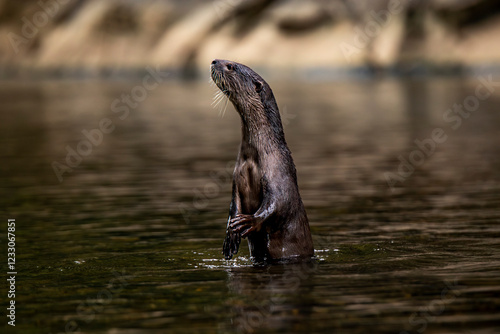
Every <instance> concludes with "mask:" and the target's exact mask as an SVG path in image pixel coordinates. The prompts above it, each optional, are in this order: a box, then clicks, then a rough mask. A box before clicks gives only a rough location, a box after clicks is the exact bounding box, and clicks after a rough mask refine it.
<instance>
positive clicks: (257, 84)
mask: <svg viewBox="0 0 500 334" xmlns="http://www.w3.org/2000/svg"><path fill="white" fill-rule="evenodd" d="M253 84H254V85H255V91H256V92H257V93H260V91H261V90H262V86H263V85H262V82H260V81H259V80H254V81H253Z"/></svg>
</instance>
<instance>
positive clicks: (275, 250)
mask: <svg viewBox="0 0 500 334" xmlns="http://www.w3.org/2000/svg"><path fill="white" fill-rule="evenodd" d="M211 77H212V80H213V81H214V82H215V84H216V85H217V87H219V89H220V90H221V91H222V92H223V93H224V94H225V95H226V96H227V98H228V99H229V100H230V101H231V103H232V104H233V105H234V107H235V108H236V110H237V111H238V113H239V115H240V117H241V125H242V126H241V128H242V140H241V146H240V151H239V154H238V158H237V160H236V166H235V169H234V174H233V196H232V201H231V205H230V209H229V218H228V224H227V229H226V238H225V240H224V245H223V253H224V256H225V257H226V259H231V258H232V256H233V255H234V254H236V253H237V252H238V248H239V244H240V241H241V238H242V237H243V238H247V239H248V245H249V248H250V254H251V256H252V258H253V259H254V260H256V261H274V260H294V259H304V258H311V257H312V256H313V255H314V248H313V242H312V238H311V233H310V229H309V223H308V219H307V215H306V211H305V209H304V205H303V204H302V199H301V198H300V195H299V189H298V186H297V176H296V170H295V165H294V163H293V160H292V156H291V153H290V150H289V149H288V146H287V144H286V141H285V136H284V133H283V126H282V124H281V118H280V115H279V110H278V106H277V104H276V100H275V98H274V95H273V92H272V90H271V88H270V87H269V85H268V84H267V83H266V82H265V81H264V79H262V77H260V76H259V75H258V74H257V73H255V72H254V71H253V70H252V69H250V68H249V67H247V66H245V65H242V64H239V63H236V62H232V61H228V60H219V59H216V60H214V61H213V62H212V65H211Z"/></svg>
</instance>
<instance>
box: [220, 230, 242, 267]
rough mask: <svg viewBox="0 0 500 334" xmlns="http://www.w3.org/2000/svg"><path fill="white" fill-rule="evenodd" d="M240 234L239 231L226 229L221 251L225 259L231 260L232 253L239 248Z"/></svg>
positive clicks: (236, 251)
mask: <svg viewBox="0 0 500 334" xmlns="http://www.w3.org/2000/svg"><path fill="white" fill-rule="evenodd" d="M240 242H241V235H240V234H239V233H234V232H233V231H230V230H229V229H227V230H226V238H225V239H224V244H223V245H222V253H223V254H224V257H225V258H226V260H231V258H232V257H233V255H234V254H236V253H238V249H239V248H240Z"/></svg>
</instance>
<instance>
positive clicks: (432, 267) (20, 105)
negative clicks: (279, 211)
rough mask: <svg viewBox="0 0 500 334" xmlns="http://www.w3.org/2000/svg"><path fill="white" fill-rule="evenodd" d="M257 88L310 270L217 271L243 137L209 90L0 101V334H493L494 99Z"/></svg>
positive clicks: (35, 90) (498, 327)
mask: <svg viewBox="0 0 500 334" xmlns="http://www.w3.org/2000/svg"><path fill="white" fill-rule="evenodd" d="M499 81H500V80H499ZM271 84H272V87H273V88H274V91H275V95H276V96H277V99H278V103H279V105H280V108H281V111H282V113H283V120H284V124H285V132H286V136H287V140H288V143H289V146H290V148H291V150H292V152H293V157H294V159H295V162H296V165H297V169H298V178H299V185H300V189H301V194H302V197H303V200H304V203H305V205H306V209H307V211H308V215H309V219H310V221H311V229H312V232H313V238H314V242H315V249H316V256H317V261H316V262H315V263H312V264H307V265H306V264H304V265H286V266H270V267H254V266H252V265H251V262H250V260H249V257H248V250H247V249H246V242H244V243H243V247H242V249H241V250H240V254H238V255H239V257H238V258H236V259H235V260H232V261H225V260H223V259H222V255H221V245H222V240H223V236H224V230H225V224H226V218H227V212H228V205H229V201H230V188H231V185H230V177H231V172H232V165H231V164H232V163H233V161H234V159H235V157H236V153H237V149H238V143H239V140H240V138H239V136H240V124H239V119H238V116H237V115H236V113H235V112H234V110H233V109H232V107H230V106H229V107H228V110H227V112H226V114H225V116H224V117H223V118H221V117H218V116H217V113H218V109H217V108H216V109H213V108H212V107H211V106H210V104H211V102H212V96H213V93H214V92H215V89H214V88H213V87H210V86H209V85H208V83H206V82H200V83H192V84H179V83H174V82H170V83H164V84H163V85H161V86H159V87H157V88H156V89H153V90H151V91H149V92H147V96H144V95H140V94H141V93H144V92H145V91H144V90H141V88H134V87H135V86H136V85H138V86H139V87H140V86H141V82H140V81H138V82H131V83H128V84H123V83H120V82H105V83H103V82H91V81H88V82H87V81H84V82H43V83H42V82H40V83H31V84H27V83H16V82H10V83H1V84H0V97H1V101H2V103H1V119H2V120H1V123H0V127H1V137H0V138H1V158H2V163H1V164H0V169H1V175H2V181H1V182H2V183H1V192H2V193H1V195H2V197H1V198H2V202H3V203H2V206H1V207H2V211H3V214H2V217H3V218H2V220H3V221H4V222H5V223H2V226H3V231H2V234H1V235H2V240H1V241H2V242H1V245H2V250H1V254H2V255H1V259H2V263H3V264H2V268H6V266H5V265H4V264H6V262H7V260H6V253H7V239H6V231H7V230H6V222H7V219H8V218H13V219H16V241H17V244H16V257H17V262H16V270H17V278H16V299H15V300H16V327H15V328H13V327H11V326H7V325H6V326H5V327H4V328H3V329H2V332H6V333H61V332H67V333H72V332H78V331H79V332H82V333H113V334H132V333H133V334H141V333H232V332H256V333H257V332H258V333H278V332H279V333H320V332H321V333H424V332H425V333H467V334H471V333H474V334H479V333H500V241H499V240H500V239H499V237H500V225H499V223H500V113H499V109H500V86H494V87H492V88H491V87H490V88H491V90H493V94H491V95H490V96H486V95H488V94H487V93H489V91H488V90H487V89H486V88H481V87H480V88H478V87H479V86H478V85H479V82H478V81H476V80H461V79H459V78H452V79H431V80H408V81H391V80H385V81H361V82H334V83H332V82H303V83H292V82H274V83H271ZM131 93H135V94H136V100H130V101H129V102H128V103H129V106H127V104H126V103H127V102H121V101H120V99H122V98H124V99H126V98H127V97H126V95H127V94H131ZM122 94H125V95H122ZM476 94H479V96H480V97H481V98H477V97H475V96H476ZM115 99H118V100H117V102H116V101H115ZM114 101H115V102H114ZM124 101H125V100H124ZM462 103H468V107H467V108H469V109H470V110H472V111H471V112H470V113H469V112H468V111H467V110H466V109H464V110H465V112H464V111H462V112H461V113H462V116H457V115H460V113H453V111H451V112H448V111H447V110H448V109H449V108H453V106H454V104H457V105H458V104H462ZM113 110H114V111H117V112H116V113H115V112H114V111H113ZM443 116H445V117H447V118H446V120H444V119H443ZM120 117H121V118H123V119H120ZM453 117H454V118H453ZM106 119H108V120H106ZM459 122H460V123H459ZM99 126H101V127H102V128H103V129H104V130H105V131H106V132H107V133H103V132H101V135H99V133H98V132H96V131H94V132H92V131H91V130H93V129H96V128H98V127H99ZM440 129H441V130H440ZM83 130H87V131H90V132H89V133H90V134H91V135H92V134H93V135H94V137H91V138H92V140H93V141H94V143H95V145H94V144H90V145H89V144H88V143H85V142H84V140H85V138H86V137H85V135H84V134H83V133H82V131H83ZM111 130H112V131H111ZM433 138H434V140H433ZM415 140H418V142H417V143H419V146H417V144H416V143H415ZM82 142H83V143H82ZM68 148H69V151H72V150H75V151H76V152H77V153H78V150H79V151H80V153H81V155H80V157H79V158H78V157H75V156H73V157H70V158H69V160H68V161H69V163H70V164H72V165H73V167H71V166H69V165H68V162H67V161H65V160H66V156H67V152H68ZM54 161H56V162H58V163H59V164H56V165H55V166H56V167H57V168H58V169H59V174H61V175H60V176H61V182H60V181H59V180H58V177H57V176H56V173H54V169H53V162H54ZM63 165H64V166H66V167H64V166H63ZM64 168H66V169H64ZM69 169H71V172H69ZM388 181H389V182H388ZM2 271H3V273H2V276H4V275H5V276H7V274H5V272H6V270H5V269H3V270H2ZM3 280H4V281H5V279H3ZM6 288H7V285H5V286H3V288H2V293H1V295H2V308H3V309H4V310H5V307H6V306H7V303H8V301H7V299H6V296H7V293H6V292H7V291H6V290H5V289H6ZM2 314H5V311H4V312H2ZM2 318H3V320H2V326H3V325H4V324H6V322H7V320H8V319H7V318H6V317H5V315H4V316H2Z"/></svg>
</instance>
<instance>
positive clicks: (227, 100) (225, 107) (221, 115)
mask: <svg viewBox="0 0 500 334" xmlns="http://www.w3.org/2000/svg"><path fill="white" fill-rule="evenodd" d="M224 97H225V98H226V103H225V104H224V110H223V109H221V111H219V115H220V117H221V118H222V117H224V115H225V114H226V109H227V104H228V102H229V98H228V97H227V96H225V95H224ZM221 112H222V113H221Z"/></svg>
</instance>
